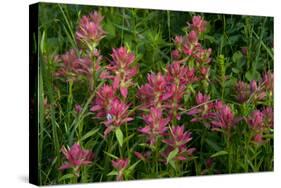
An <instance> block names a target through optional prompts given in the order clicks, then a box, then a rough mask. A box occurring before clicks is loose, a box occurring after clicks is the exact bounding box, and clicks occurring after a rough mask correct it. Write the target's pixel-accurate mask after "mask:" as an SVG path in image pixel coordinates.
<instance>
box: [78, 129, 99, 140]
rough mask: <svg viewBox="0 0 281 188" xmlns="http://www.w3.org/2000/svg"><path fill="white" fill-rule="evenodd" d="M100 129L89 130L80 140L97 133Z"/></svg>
mask: <svg viewBox="0 0 281 188" xmlns="http://www.w3.org/2000/svg"><path fill="white" fill-rule="evenodd" d="M98 131H99V129H92V130H90V131H89V132H87V133H86V134H85V135H84V136H83V137H82V138H81V139H80V142H82V141H83V140H85V139H87V138H89V137H91V136H93V135H95V134H96V133H97V132H98Z"/></svg>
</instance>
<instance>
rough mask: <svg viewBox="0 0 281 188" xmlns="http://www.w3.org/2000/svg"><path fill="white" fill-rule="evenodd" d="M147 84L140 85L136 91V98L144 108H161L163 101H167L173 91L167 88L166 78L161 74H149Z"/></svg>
mask: <svg viewBox="0 0 281 188" xmlns="http://www.w3.org/2000/svg"><path fill="white" fill-rule="evenodd" d="M147 81H148V83H146V84H144V85H142V86H141V87H140V89H139V91H138V96H139V98H140V99H141V101H142V102H143V106H144V107H146V108H150V107H155V108H161V107H162V105H163V103H164V101H166V100H168V99H169V98H170V97H171V96H172V95H173V91H171V88H169V87H168V82H167V78H166V77H165V76H163V75H162V74H161V73H157V74H154V73H152V74H149V75H148V76H147Z"/></svg>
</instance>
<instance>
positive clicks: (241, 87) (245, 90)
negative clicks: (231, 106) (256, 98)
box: [235, 81, 251, 103]
mask: <svg viewBox="0 0 281 188" xmlns="http://www.w3.org/2000/svg"><path fill="white" fill-rule="evenodd" d="M235 92H236V99H237V100H238V101H239V102H240V103H244V102H245V101H247V100H248V99H249V97H250V94H251V91H250V86H249V84H247V83H245V82H243V81H238V82H237V83H236V86H235Z"/></svg>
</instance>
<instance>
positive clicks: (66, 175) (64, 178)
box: [59, 174, 75, 181]
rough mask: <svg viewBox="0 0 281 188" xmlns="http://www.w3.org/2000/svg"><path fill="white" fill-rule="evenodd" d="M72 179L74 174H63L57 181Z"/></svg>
mask: <svg viewBox="0 0 281 188" xmlns="http://www.w3.org/2000/svg"><path fill="white" fill-rule="evenodd" d="M73 177H75V175H74V174H65V175H64V176H62V177H61V178H60V179H59V181H62V180H66V179H71V178H73Z"/></svg>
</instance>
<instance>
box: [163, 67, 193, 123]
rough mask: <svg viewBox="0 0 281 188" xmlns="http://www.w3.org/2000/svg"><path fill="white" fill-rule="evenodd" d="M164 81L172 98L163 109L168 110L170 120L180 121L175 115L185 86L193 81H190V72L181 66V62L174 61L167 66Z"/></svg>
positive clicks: (178, 116) (177, 115)
mask: <svg viewBox="0 0 281 188" xmlns="http://www.w3.org/2000/svg"><path fill="white" fill-rule="evenodd" d="M167 71H168V72H167V75H166V80H167V82H168V84H167V88H170V89H169V90H170V91H171V93H172V96H171V97H170V99H169V100H167V102H166V104H165V107H166V108H169V109H170V116H171V119H173V118H176V119H180V114H179V113H177V111H178V109H179V108H180V106H181V100H182V98H183V95H184V92H185V89H186V85H187V84H188V83H189V84H190V83H191V82H193V81H194V79H190V70H189V69H188V68H187V67H186V66H184V65H182V63H181V62H177V61H174V62H173V63H171V64H169V65H168V66H167ZM191 76H193V75H191Z"/></svg>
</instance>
